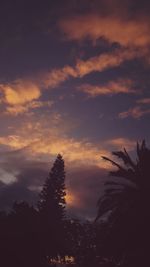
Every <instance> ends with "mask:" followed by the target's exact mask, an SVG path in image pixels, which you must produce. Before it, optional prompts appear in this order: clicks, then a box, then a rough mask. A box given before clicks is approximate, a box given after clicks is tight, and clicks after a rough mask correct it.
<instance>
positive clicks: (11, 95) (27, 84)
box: [0, 80, 41, 105]
mask: <svg viewBox="0 0 150 267" xmlns="http://www.w3.org/2000/svg"><path fill="white" fill-rule="evenodd" d="M0 88H1V91H2V92H3V95H4V101H5V102H6V103H7V104H9V105H21V104H25V103H28V102H31V101H32V100H35V99H38V98H39V97H40V96H41V92H40V89H39V87H38V86H37V85H36V84H35V83H32V82H31V81H26V80H16V81H14V82H13V83H11V84H1V85H0Z"/></svg>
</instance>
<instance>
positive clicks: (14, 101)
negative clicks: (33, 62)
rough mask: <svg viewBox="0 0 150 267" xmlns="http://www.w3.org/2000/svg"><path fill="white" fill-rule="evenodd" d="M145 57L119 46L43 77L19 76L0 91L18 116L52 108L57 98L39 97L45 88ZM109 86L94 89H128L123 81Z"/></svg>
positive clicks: (8, 109)
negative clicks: (44, 108)
mask: <svg viewBox="0 0 150 267" xmlns="http://www.w3.org/2000/svg"><path fill="white" fill-rule="evenodd" d="M141 56H143V53H141V51H139V50H138V49H134V50H133V49H115V50H114V51H112V52H109V53H103V54H101V55H98V56H95V57H91V58H89V59H87V60H81V59H78V60H77V62H76V64H75V66H74V67H71V66H69V65H66V66H64V67H63V68H60V69H59V68H58V69H53V70H51V71H50V72H45V73H44V74H42V75H40V79H39V77H38V76H36V75H35V77H34V81H33V80H32V79H31V80H30V79H18V80H15V81H12V82H11V83H8V84H7V83H6V84H0V92H1V93H2V98H1V104H2V103H4V104H5V113H7V114H11V115H14V116H17V115H19V114H24V113H28V111H32V110H34V109H37V108H41V107H46V106H47V107H50V106H51V105H52V104H53V101H45V102H43V103H42V101H41V100H39V99H40V98H41V96H42V93H43V91H44V89H45V90H46V89H48V90H49V89H54V88H57V87H58V86H59V85H60V84H61V83H63V82H65V81H67V80H68V79H70V78H82V77H84V76H85V75H88V74H90V73H92V72H102V71H105V70H107V69H110V68H114V67H118V66H120V64H122V63H123V62H124V61H128V60H132V59H134V58H137V57H141ZM126 83H128V84H129V83H130V81H128V82H127V81H126ZM108 86H109V87H108V88H104V87H103V88H101V89H100V88H98V87H96V88H95V89H94V90H93V88H92V92H94V94H100V91H101V92H103V93H104V94H105V93H107V92H108V93H109V91H111V90H112V91H113V93H115V92H116V93H117V91H119V90H120V92H123V93H125V92H127V90H128V89H127V88H126V86H125V85H123V83H122V82H121V81H120V82H119V84H118V85H117V84H115V82H110V84H109V85H108ZM110 87H111V88H112V89H111V88H110ZM119 87H120V89H119ZM81 88H82V90H84V91H86V90H88V93H89V94H91V93H90V92H91V87H90V88H89V86H88V89H85V88H84V87H81ZM86 88H87V86H86ZM131 91H132V92H133V89H132V90H131V89H130V92H131ZM92 95H93V93H92Z"/></svg>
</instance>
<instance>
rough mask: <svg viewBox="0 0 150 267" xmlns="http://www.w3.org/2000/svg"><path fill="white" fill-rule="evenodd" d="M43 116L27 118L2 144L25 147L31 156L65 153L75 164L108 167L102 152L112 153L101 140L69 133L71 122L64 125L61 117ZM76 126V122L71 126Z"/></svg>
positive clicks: (66, 157) (51, 155)
mask: <svg viewBox="0 0 150 267" xmlns="http://www.w3.org/2000/svg"><path fill="white" fill-rule="evenodd" d="M49 125H50V127H48V125H47V118H45V117H41V119H40V118H38V120H37V121H31V122H30V123H29V122H24V123H23V124H22V125H21V126H19V127H18V128H15V130H14V132H13V133H12V134H11V135H8V136H1V137H0V144H3V145H5V146H7V147H8V148H9V149H11V150H18V149H19V150H20V149H21V150H22V151H24V153H26V154H27V155H28V157H29V158H30V157H31V158H34V157H35V158H36V159H38V158H41V157H42V156H44V157H46V158H47V159H48V160H49V158H50V157H55V156H56V155H57V154H58V153H61V154H62V155H63V156H64V158H65V161H66V162H69V165H70V166H71V165H72V166H74V167H75V166H81V165H82V166H83V165H87V164H88V165H90V166H99V167H102V168H104V167H106V165H107V163H105V162H103V161H102V160H101V159H100V156H101V155H107V156H108V155H110V153H109V152H108V151H107V150H106V149H105V148H104V147H102V145H101V144H97V145H94V144H92V143H91V142H89V141H88V140H84V139H81V140H76V139H74V138H71V137H69V136H68V134H67V132H68V131H69V130H68V129H69V126H67V127H65V128H64V129H63V127H64V123H63V121H62V120H61V118H58V123H56V122H55V121H53V118H52V119H50V118H49ZM71 127H72V126H71Z"/></svg>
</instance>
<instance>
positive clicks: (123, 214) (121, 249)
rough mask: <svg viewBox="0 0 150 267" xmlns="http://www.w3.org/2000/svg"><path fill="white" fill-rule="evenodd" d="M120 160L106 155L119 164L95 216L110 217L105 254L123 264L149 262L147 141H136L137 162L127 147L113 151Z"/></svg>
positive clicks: (149, 160) (149, 167)
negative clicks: (119, 161)
mask: <svg viewBox="0 0 150 267" xmlns="http://www.w3.org/2000/svg"><path fill="white" fill-rule="evenodd" d="M113 155H114V156H116V157H118V158H119V159H121V160H122V162H123V164H124V165H123V166H122V165H121V164H120V163H116V162H115V161H113V160H111V159H109V158H106V157H103V159H104V160H107V161H109V162H110V163H111V164H113V165H114V166H116V167H117V170H113V171H111V172H110V176H112V177H114V178H113V180H110V181H108V182H106V183H105V193H104V195H103V197H101V198H100V199H99V201H98V215H97V218H96V220H98V219H100V218H101V219H102V218H104V217H105V218H107V222H106V225H107V226H106V231H107V235H106V236H107V240H106V238H104V242H103V244H105V248H104V251H105V254H106V256H107V257H108V256H109V257H110V258H113V259H114V260H116V261H117V260H118V261H119V262H122V266H126V267H127V266H136V267H137V266H140V267H141V266H148V265H149V264H150V259H149V242H150V227H149V226H150V194H149V192H150V150H149V149H148V148H147V147H146V145H145V141H143V142H142V144H141V145H139V144H137V159H136V161H135V162H134V161H133V160H132V159H131V158H130V156H129V155H128V153H127V152H126V150H125V149H124V151H119V152H113Z"/></svg>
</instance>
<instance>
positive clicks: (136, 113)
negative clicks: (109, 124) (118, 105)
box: [119, 97, 150, 119]
mask: <svg viewBox="0 0 150 267" xmlns="http://www.w3.org/2000/svg"><path fill="white" fill-rule="evenodd" d="M136 103H137V104H138V105H137V106H135V107H133V108H130V109H129V110H127V111H124V112H121V113H119V118H121V119H124V118H127V117H132V118H134V119H139V118H141V117H143V116H145V115H148V114H150V108H148V105H149V104H150V98H148V97H147V98H141V99H138V100H137V101H136Z"/></svg>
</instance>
